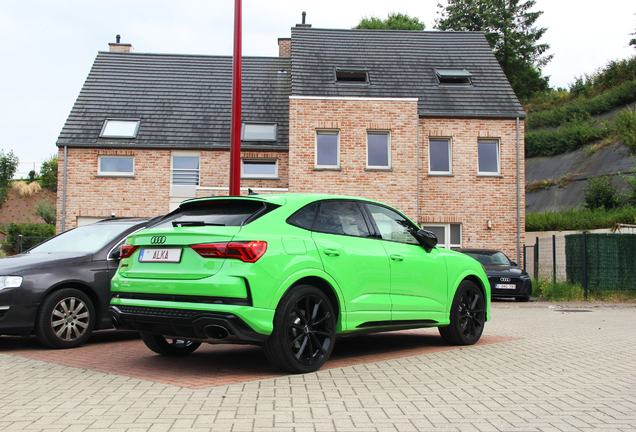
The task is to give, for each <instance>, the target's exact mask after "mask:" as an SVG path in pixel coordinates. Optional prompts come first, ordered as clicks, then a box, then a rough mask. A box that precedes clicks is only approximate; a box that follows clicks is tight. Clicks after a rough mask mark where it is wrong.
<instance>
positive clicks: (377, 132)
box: [367, 130, 391, 169]
mask: <svg viewBox="0 0 636 432" xmlns="http://www.w3.org/2000/svg"><path fill="white" fill-rule="evenodd" d="M369 135H386V151H387V165H370V164H369ZM367 168H369V169H390V168H391V131H386V130H367Z"/></svg>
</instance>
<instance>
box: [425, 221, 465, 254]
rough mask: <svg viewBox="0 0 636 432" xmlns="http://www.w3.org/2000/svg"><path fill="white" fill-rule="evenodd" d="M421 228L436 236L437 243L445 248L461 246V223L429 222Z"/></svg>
mask: <svg viewBox="0 0 636 432" xmlns="http://www.w3.org/2000/svg"><path fill="white" fill-rule="evenodd" d="M422 228H423V229H425V230H427V231H430V232H432V233H433V234H435V235H436V236H437V245H438V246H439V247H443V248H446V249H451V248H452V249H455V248H461V247H462V225H461V224H455V223H451V224H429V225H423V226H422Z"/></svg>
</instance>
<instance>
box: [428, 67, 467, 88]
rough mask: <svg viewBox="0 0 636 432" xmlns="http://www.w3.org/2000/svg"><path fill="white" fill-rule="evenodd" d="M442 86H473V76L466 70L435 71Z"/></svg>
mask: <svg viewBox="0 0 636 432" xmlns="http://www.w3.org/2000/svg"><path fill="white" fill-rule="evenodd" d="M433 71H435V76H436V77H437V81H438V82H439V83H440V84H451V85H472V83H473V82H472V79H471V77H472V75H471V73H470V72H468V71H467V70H466V69H433Z"/></svg>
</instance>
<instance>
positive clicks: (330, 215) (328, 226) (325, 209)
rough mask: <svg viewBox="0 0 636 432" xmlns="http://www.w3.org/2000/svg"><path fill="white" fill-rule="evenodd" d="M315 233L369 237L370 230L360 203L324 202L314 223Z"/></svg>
mask: <svg viewBox="0 0 636 432" xmlns="http://www.w3.org/2000/svg"><path fill="white" fill-rule="evenodd" d="M314 231H319V232H324V233H329V234H345V235H351V236H356V237H369V228H368V227H367V223H366V221H365V220H364V216H363V215H362V211H361V210H360V207H359V206H358V203H356V202H353V201H340V200H337V201H323V202H321V203H320V210H319V213H318V216H317V218H316V222H315V223H314Z"/></svg>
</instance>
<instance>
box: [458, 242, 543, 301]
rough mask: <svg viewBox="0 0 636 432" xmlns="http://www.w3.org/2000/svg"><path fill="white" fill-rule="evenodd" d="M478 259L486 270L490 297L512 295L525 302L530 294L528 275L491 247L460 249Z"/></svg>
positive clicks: (530, 284) (530, 287)
mask: <svg viewBox="0 0 636 432" xmlns="http://www.w3.org/2000/svg"><path fill="white" fill-rule="evenodd" d="M459 251H460V252H463V253H465V254H466V255H468V256H470V257H472V258H474V259H476V260H477V261H479V262H480V263H481V264H482V265H483V266H484V269H485V270H486V275H487V276H488V281H489V282H490V293H491V294H490V295H491V297H492V298H497V297H499V298H505V297H514V299H515V300H516V301H520V302H527V301H528V300H529V299H530V296H531V295H532V280H531V279H530V275H529V274H528V273H527V272H526V271H525V270H523V269H522V268H520V267H519V266H518V265H517V263H516V262H514V261H512V260H511V259H510V258H508V257H507V256H506V254H504V253H503V252H501V251H498V250H492V249H460V250H459Z"/></svg>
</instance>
